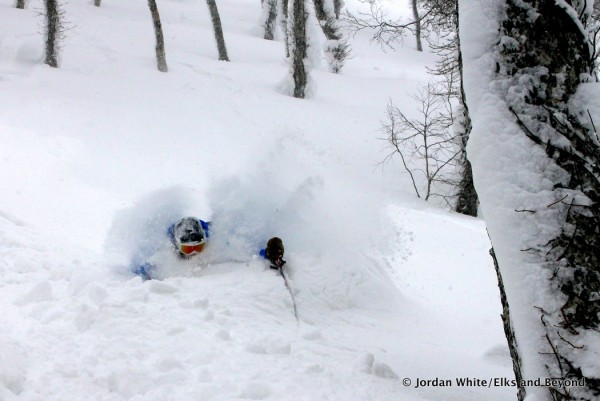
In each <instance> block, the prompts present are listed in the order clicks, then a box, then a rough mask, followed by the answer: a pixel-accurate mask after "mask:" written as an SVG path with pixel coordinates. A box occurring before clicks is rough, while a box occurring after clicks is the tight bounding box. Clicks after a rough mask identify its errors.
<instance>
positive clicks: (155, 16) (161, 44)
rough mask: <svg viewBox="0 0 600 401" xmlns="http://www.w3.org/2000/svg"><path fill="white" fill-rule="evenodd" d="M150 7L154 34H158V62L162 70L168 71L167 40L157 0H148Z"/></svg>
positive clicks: (159, 68)
mask: <svg viewBox="0 0 600 401" xmlns="http://www.w3.org/2000/svg"><path fill="white" fill-rule="evenodd" d="M148 7H149V8H150V13H151V14H152V22H153V23H154V35H155V36H156V64H157V67H158V70H159V71H160V72H167V71H168V70H169V69H168V68H167V57H166V55H165V40H164V37H163V31H162V24H161V23H160V15H159V13H158V7H157V6H156V0H148Z"/></svg>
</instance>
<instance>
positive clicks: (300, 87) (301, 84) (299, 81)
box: [292, 0, 308, 99]
mask: <svg viewBox="0 0 600 401" xmlns="http://www.w3.org/2000/svg"><path fill="white" fill-rule="evenodd" d="M305 6H306V3H305V0H293V2H292V20H293V24H294V25H293V30H292V33H293V39H292V40H293V46H292V47H293V52H292V58H293V60H292V63H293V64H292V75H293V78H294V97H296V98H299V99H303V98H304V96H305V95H306V93H305V92H306V84H307V81H308V73H307V71H306V65H305V59H306V54H307V53H306V49H307V38H306V11H305Z"/></svg>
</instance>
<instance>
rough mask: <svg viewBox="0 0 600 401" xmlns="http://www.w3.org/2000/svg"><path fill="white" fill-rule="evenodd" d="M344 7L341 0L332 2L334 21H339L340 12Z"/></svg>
mask: <svg viewBox="0 0 600 401" xmlns="http://www.w3.org/2000/svg"><path fill="white" fill-rule="evenodd" d="M343 5H344V2H343V0H333V12H334V13H335V19H340V12H341V11H342V6H343Z"/></svg>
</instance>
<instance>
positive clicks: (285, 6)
mask: <svg viewBox="0 0 600 401" xmlns="http://www.w3.org/2000/svg"><path fill="white" fill-rule="evenodd" d="M277 12H278V13H279V15H280V20H281V31H282V32H283V43H284V45H285V57H286V58H289V57H290V34H289V32H288V14H289V0H281V1H280V2H279V3H278V7H277Z"/></svg>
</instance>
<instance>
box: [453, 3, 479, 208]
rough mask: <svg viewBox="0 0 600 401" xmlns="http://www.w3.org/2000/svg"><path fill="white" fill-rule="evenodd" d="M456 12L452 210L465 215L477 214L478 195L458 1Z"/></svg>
mask: <svg viewBox="0 0 600 401" xmlns="http://www.w3.org/2000/svg"><path fill="white" fill-rule="evenodd" d="M454 9H455V12H456V21H455V23H456V53H457V54H456V58H457V60H456V62H457V66H458V73H459V81H460V82H459V84H460V92H459V102H460V106H461V109H462V110H461V111H462V121H461V128H462V133H461V134H460V139H461V143H460V146H461V149H462V154H461V156H460V158H459V160H458V163H459V165H460V167H461V172H460V181H459V183H458V199H457V202H456V205H455V207H454V210H455V211H456V212H458V213H461V214H464V215H467V216H473V217H476V216H477V209H478V206H479V197H478V196H477V191H475V184H474V183H473V170H472V168H471V162H470V161H469V159H468V158H467V143H468V141H469V135H470V134H471V128H472V124H471V116H470V115H469V107H468V105H467V94H466V93H465V85H464V77H463V61H462V51H461V49H460V24H459V18H458V17H459V14H458V12H459V9H458V2H456V4H455V8H454Z"/></svg>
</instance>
